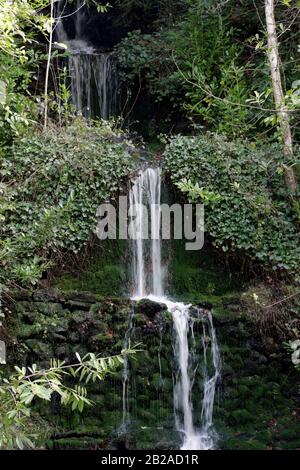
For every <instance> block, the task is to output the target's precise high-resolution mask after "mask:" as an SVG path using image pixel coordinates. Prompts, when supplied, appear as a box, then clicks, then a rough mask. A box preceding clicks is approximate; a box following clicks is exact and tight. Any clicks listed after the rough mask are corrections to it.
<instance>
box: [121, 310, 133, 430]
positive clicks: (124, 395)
mask: <svg viewBox="0 0 300 470" xmlns="http://www.w3.org/2000/svg"><path fill="white" fill-rule="evenodd" d="M133 319H134V309H132V310H131V313H130V315H129V318H128V326H127V330H126V334H125V338H124V345H123V349H128V348H129V347H130V337H131V334H132V332H133V329H134V324H133ZM122 379H123V390H122V401H123V420H122V425H121V427H120V429H119V431H120V432H121V433H124V432H126V430H127V426H128V424H129V422H130V409H129V403H128V385H129V363H128V358H127V357H126V356H125V358H124V366H123V377H122Z"/></svg>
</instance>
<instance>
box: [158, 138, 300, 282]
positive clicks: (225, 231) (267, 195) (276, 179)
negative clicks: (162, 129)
mask: <svg viewBox="0 0 300 470" xmlns="http://www.w3.org/2000/svg"><path fill="white" fill-rule="evenodd" d="M164 156H165V167H166V170H167V171H169V172H170V174H171V178H172V180H173V181H174V183H175V184H177V185H178V186H179V188H180V189H181V190H182V191H183V192H184V193H186V194H187V196H188V197H189V198H190V199H191V200H192V201H193V202H195V201H198V202H202V203H204V204H205V230H206V232H207V233H209V234H210V236H211V237H212V240H213V244H214V245H215V246H216V247H217V248H219V249H222V250H223V251H224V252H227V251H235V250H238V251H240V252H244V253H245V254H247V255H248V256H250V257H252V258H253V259H256V260H259V261H261V262H262V263H264V265H265V266H266V267H268V268H272V269H274V270H283V271H286V270H287V271H290V272H293V273H298V272H299V262H300V248H299V246H300V244H299V232H298V231H297V229H296V227H295V222H296V216H295V214H294V212H293V210H292V208H291V207H289V204H288V202H287V199H286V193H285V189H284V183H283V178H282V168H283V159H284V157H283V155H282V153H281V152H280V150H279V149H278V147H277V146H276V145H269V146H256V145H255V144H247V143H241V142H239V141H236V142H229V141H227V140H226V139H225V138H224V137H221V136H217V135H200V136H196V137H182V136H178V137H174V138H173V139H171V141H170V143H169V144H168V145H167V147H166V150H165V154H164Z"/></svg>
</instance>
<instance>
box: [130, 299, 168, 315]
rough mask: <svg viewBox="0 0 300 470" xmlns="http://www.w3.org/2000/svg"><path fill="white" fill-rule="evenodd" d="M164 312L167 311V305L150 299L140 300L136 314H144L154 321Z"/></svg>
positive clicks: (136, 307) (136, 306)
mask: <svg viewBox="0 0 300 470" xmlns="http://www.w3.org/2000/svg"><path fill="white" fill-rule="evenodd" d="M162 310H167V306H166V305H165V304H163V303H159V302H153V300H150V299H142V300H139V301H138V302H137V303H136V305H135V312H136V313H143V314H144V315H146V316H147V317H148V318H150V319H153V318H154V317H155V316H156V315H157V314H158V313H159V312H161V311H162Z"/></svg>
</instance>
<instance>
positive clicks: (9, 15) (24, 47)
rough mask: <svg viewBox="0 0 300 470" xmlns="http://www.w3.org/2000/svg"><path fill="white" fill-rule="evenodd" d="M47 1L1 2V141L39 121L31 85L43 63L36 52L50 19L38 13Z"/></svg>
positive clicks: (6, 0) (1, 0)
mask: <svg viewBox="0 0 300 470" xmlns="http://www.w3.org/2000/svg"><path fill="white" fill-rule="evenodd" d="M48 3H49V2H47V1H46V0H30V1H29V0H22V1H17V2H11V1H8V0H0V16H1V20H0V76H1V81H0V87H1V90H2V93H1V99H0V141H1V142H3V141H10V140H11V139H12V138H13V137H14V136H16V135H20V134H21V133H22V132H24V131H25V130H26V129H27V127H28V126H29V125H30V124H31V123H32V122H33V121H34V120H36V119H37V107H36V103H35V100H34V99H33V98H32V97H31V96H30V93H29V90H28V89H29V85H30V82H31V80H32V78H33V73H34V71H35V69H36V67H37V66H38V64H39V62H40V56H41V54H39V53H38V52H37V50H36V49H35V46H36V44H37V41H36V38H37V35H38V34H39V33H43V34H47V32H48V31H49V27H50V23H49V18H47V17H46V16H44V15H42V14H41V13H39V12H38V10H40V9H41V8H43V7H44V6H46V5H47V4H48Z"/></svg>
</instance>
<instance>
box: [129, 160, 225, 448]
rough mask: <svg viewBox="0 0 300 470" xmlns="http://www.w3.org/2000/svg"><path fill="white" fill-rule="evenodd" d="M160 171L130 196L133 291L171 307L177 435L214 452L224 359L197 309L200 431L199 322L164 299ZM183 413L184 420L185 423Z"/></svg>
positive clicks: (186, 444) (147, 175)
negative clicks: (195, 393) (195, 395)
mask: <svg viewBox="0 0 300 470" xmlns="http://www.w3.org/2000/svg"><path fill="white" fill-rule="evenodd" d="M160 203H161V170H160V169H159V168H148V169H146V170H145V171H142V172H141V173H140V175H139V177H138V178H137V179H136V180H135V181H134V183H133V186H132V188H131V191H130V194H129V215H130V216H131V217H132V218H133V220H132V221H131V238H132V257H133V289H132V296H133V298H135V299H141V298H144V297H148V298H149V299H151V300H153V301H156V302H162V303H165V304H166V305H167V308H168V310H169V312H170V313H171V314H172V318H173V325H174V332H175V343H174V352H175V360H176V364H177V375H176V377H177V379H176V383H175V386H174V410H175V411H174V413H175V422H176V427H177V430H178V431H179V432H180V433H181V434H182V435H183V443H182V447H181V449H182V450H207V449H213V448H215V440H216V435H215V432H214V429H213V421H212V417H213V405H214V396H215V389H216V384H217V381H218V378H219V376H220V355H219V349H218V344H217V338H216V333H215V330H214V327H213V322H212V316H211V314H208V315H204V313H203V312H202V311H201V309H197V317H198V319H200V320H201V321H202V323H203V337H202V342H203V351H204V370H203V402H202V412H201V419H202V425H201V427H200V429H197V428H196V427H195V423H194V415H193V405H192V388H193V384H194V373H195V370H196V365H195V364H194V363H193V354H192V352H191V350H190V345H189V339H190V338H192V339H193V338H194V332H193V325H194V319H193V318H192V316H191V313H190V308H191V306H190V305H186V304H184V303H180V302H172V301H171V300H169V299H168V298H167V297H166V296H165V295H164V267H163V263H162V253H161V238H160V224H161V210H160ZM144 208H148V209H150V211H149V212H150V230H151V231H150V235H151V236H150V240H147V238H148V228H149V227H148V225H147V220H148V219H147V217H146V214H145V213H144V212H145V209H144ZM207 338H209V341H210V346H211V348H210V349H211V358H210V359H211V362H212V365H213V370H214V373H213V375H212V376H210V375H209V372H208V361H209V358H208V351H207ZM178 412H180V413H181V415H182V417H183V419H182V422H181V419H180V416H179V414H178Z"/></svg>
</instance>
